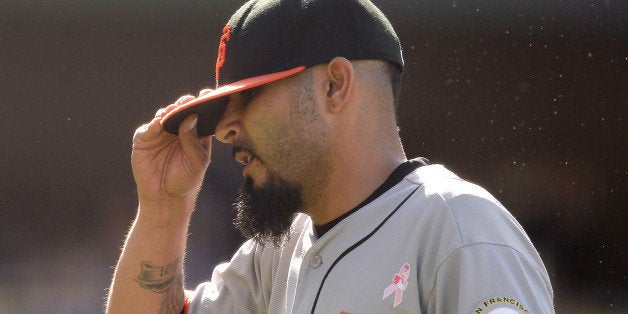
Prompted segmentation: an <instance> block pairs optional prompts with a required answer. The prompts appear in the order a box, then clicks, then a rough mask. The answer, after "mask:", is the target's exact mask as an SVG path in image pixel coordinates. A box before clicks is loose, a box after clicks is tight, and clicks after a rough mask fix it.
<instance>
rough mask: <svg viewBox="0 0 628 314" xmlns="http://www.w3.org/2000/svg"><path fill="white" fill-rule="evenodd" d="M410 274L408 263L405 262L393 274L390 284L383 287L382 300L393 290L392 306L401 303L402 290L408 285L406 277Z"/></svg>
mask: <svg viewBox="0 0 628 314" xmlns="http://www.w3.org/2000/svg"><path fill="white" fill-rule="evenodd" d="M409 276H410V264H408V263H405V264H403V266H402V267H401V269H400V270H399V273H397V274H395V276H393V279H392V284H390V286H388V287H386V289H384V296H383V297H382V300H384V299H386V298H387V297H388V296H389V295H391V294H392V293H393V292H394V293H395V304H394V305H393V307H397V305H399V304H401V299H402V298H403V292H404V291H406V288H407V287H408V277H409Z"/></svg>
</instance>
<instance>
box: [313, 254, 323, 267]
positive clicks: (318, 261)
mask: <svg viewBox="0 0 628 314" xmlns="http://www.w3.org/2000/svg"><path fill="white" fill-rule="evenodd" d="M322 264H323V258H322V257H321V256H320V255H316V256H314V257H312V260H311V261H310V266H312V268H315V269H316V268H318V267H319V266H321V265H322Z"/></svg>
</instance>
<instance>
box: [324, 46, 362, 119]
mask: <svg viewBox="0 0 628 314" xmlns="http://www.w3.org/2000/svg"><path fill="white" fill-rule="evenodd" d="M354 83H355V72H354V69H353V64H351V62H350V61H349V60H347V59H345V58H343V57H335V58H333V59H332V60H331V61H330V62H329V63H328V64H327V67H326V81H325V84H326V86H325V88H326V91H327V94H326V104H327V110H328V111H329V112H332V113H334V112H340V111H341V110H342V109H343V107H344V106H345V105H346V103H347V102H348V101H349V98H350V97H351V93H352V92H353V88H354Z"/></svg>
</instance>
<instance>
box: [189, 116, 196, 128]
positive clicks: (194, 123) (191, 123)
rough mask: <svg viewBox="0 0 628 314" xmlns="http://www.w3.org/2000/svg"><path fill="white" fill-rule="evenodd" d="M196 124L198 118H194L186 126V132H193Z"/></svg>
mask: <svg viewBox="0 0 628 314" xmlns="http://www.w3.org/2000/svg"><path fill="white" fill-rule="evenodd" d="M196 122H198V117H195V118H194V120H192V122H190V124H189V125H188V131H192V130H194V128H196Z"/></svg>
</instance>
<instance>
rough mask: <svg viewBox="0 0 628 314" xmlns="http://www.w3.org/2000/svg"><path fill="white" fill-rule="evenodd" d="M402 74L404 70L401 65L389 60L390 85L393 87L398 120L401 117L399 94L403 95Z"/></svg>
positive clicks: (394, 105)
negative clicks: (399, 115)
mask: <svg viewBox="0 0 628 314" xmlns="http://www.w3.org/2000/svg"><path fill="white" fill-rule="evenodd" d="M402 76H403V72H402V71H401V69H400V68H399V66H398V65H397V64H395V63H392V62H388V77H389V78H390V87H391V88H392V94H393V107H394V109H395V116H396V117H397V120H398V119H399V117H398V116H397V115H398V114H397V112H398V111H399V96H400V95H401V79H402Z"/></svg>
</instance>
